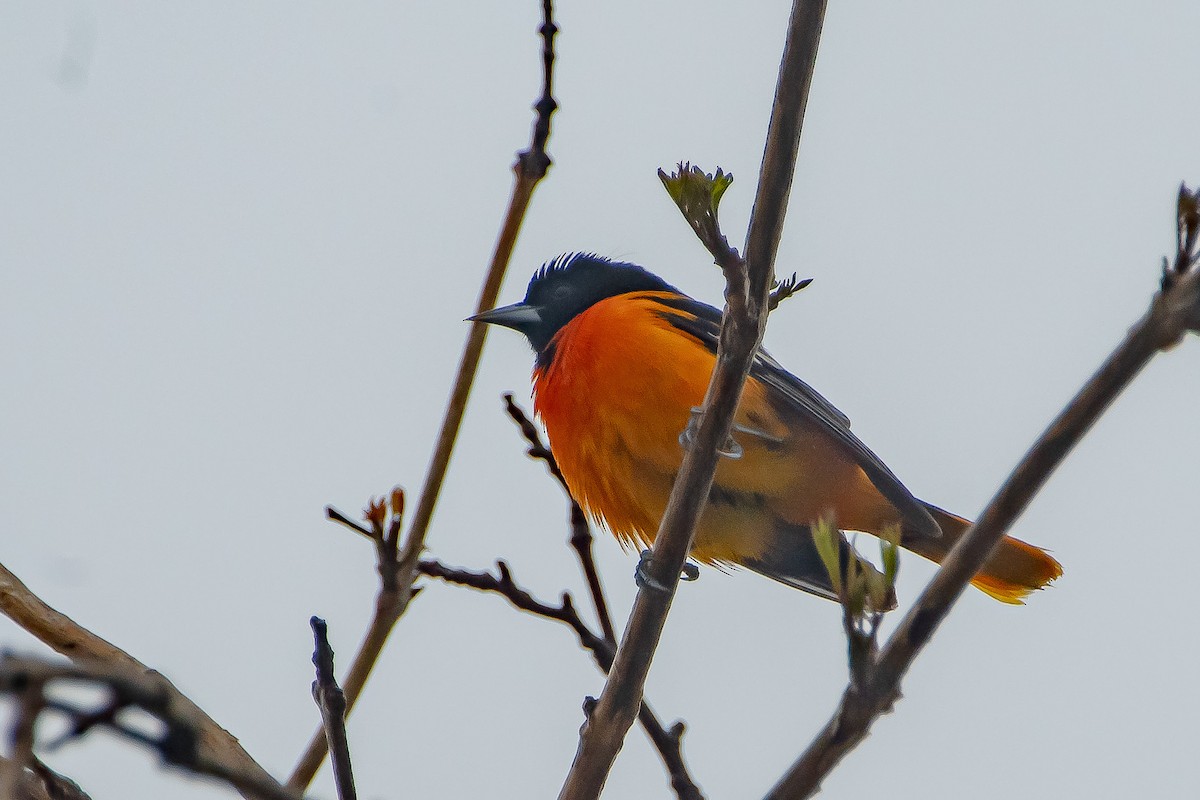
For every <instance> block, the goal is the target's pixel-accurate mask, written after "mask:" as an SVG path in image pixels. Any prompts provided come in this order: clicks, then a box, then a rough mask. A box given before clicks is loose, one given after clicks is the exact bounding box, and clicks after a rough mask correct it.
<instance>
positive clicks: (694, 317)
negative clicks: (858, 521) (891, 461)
mask: <svg viewBox="0 0 1200 800" xmlns="http://www.w3.org/2000/svg"><path fill="white" fill-rule="evenodd" d="M655 300H656V301H658V302H659V303H661V304H662V305H664V306H666V307H667V308H668V309H672V310H664V311H663V312H662V316H663V318H664V319H666V320H667V321H668V322H670V323H671V324H672V325H674V326H675V327H676V328H679V329H680V330H682V331H684V332H686V333H689V334H691V335H692V336H694V337H695V338H696V339H697V340H699V341H700V343H701V344H703V345H704V346H705V347H707V348H708V349H709V351H711V352H713V353H716V352H717V338H718V336H719V335H720V331H721V312H720V311H719V310H717V309H715V308H713V307H712V306H710V305H708V304H706V303H701V302H700V301H698V300H693V299H692V298H690V297H686V296H684V295H679V296H678V297H670V298H663V297H659V296H656V297H655ZM750 374H751V375H752V376H753V377H754V378H756V379H757V380H758V381H760V382H761V383H764V384H766V385H767V386H769V387H771V388H772V389H774V390H775V392H776V396H777V397H779V398H780V399H781V400H782V401H783V402H784V404H785V405H786V406H787V407H788V408H789V409H791V410H792V411H794V412H796V413H798V414H800V415H801V416H802V417H804V418H806V419H809V420H812V421H814V422H816V423H817V424H819V425H820V426H821V428H822V430H825V431H826V432H828V433H829V434H830V435H831V436H832V437H833V438H834V439H835V440H836V441H837V442H838V443H839V444H841V445H842V446H844V447H845V448H846V450H847V451H848V452H849V454H850V456H851V458H853V460H854V462H855V463H856V464H858V465H859V466H860V467H862V470H863V472H865V473H866V474H867V477H868V478H870V480H871V483H873V484H874V485H875V488H876V489H878V490H879V493H880V494H882V495H883V496H884V497H885V498H887V500H888V502H890V503H891V504H892V505H894V506H895V507H896V509H897V510H899V512H900V516H901V518H902V519H903V520H904V523H905V525H904V532H905V533H906V534H916V535H918V536H926V537H933V538H938V537H940V536H941V528H939V527H938V524H937V522H935V521H934V519H933V517H932V516H930V514H929V512H928V511H926V510H925V506H924V504H922V503H921V501H919V500H917V499H916V498H915V497H913V495H912V492H910V491H908V489H907V488H905V486H904V484H903V483H901V482H900V479H899V478H897V477H896V475H895V474H894V473H893V472H892V471H891V470H890V469H888V467H887V465H886V464H884V463H883V461H882V460H880V458H879V456H877V455H875V454H874V453H872V452H871V450H870V448H868V447H867V446H866V445H865V444H863V443H862V441H861V440H860V439H859V438H858V437H857V436H855V435H854V434H853V433H851V432H850V418H849V417H847V416H846V415H845V414H843V413H842V412H841V411H838V409H837V407H835V406H834V405H833V403H831V402H829V401H828V400H826V399H825V398H824V397H822V396H821V395H820V393H818V392H817V390H816V389H814V388H812V387H811V386H809V385H808V384H807V383H805V382H804V381H802V380H800V379H799V378H797V377H796V376H795V375H793V374H792V373H790V372H788V371H787V370H786V369H784V368H783V366H782V365H781V364H780V363H779V362H778V361H776V360H775V359H774V358H772V357H771V355H770V354H769V353H767V352H766V351H763V350H759V353H758V355H757V356H755V359H754V364H753V365H752V366H751V367H750Z"/></svg>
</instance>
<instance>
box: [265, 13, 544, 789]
mask: <svg viewBox="0 0 1200 800" xmlns="http://www.w3.org/2000/svg"><path fill="white" fill-rule="evenodd" d="M542 12H543V20H542V25H541V27H539V29H538V33H539V34H540V36H541V38H542V94H541V97H539V98H538V101H537V103H536V104H535V105H534V110H535V111H536V116H535V118H534V125H533V132H532V134H531V137H530V144H529V147H528V148H527V149H525V150H523V151H521V152H520V153H518V154H517V161H516V163H515V164H514V165H513V172H514V174H515V180H514V183H513V190H512V196H511V197H510V198H509V203H508V211H507V212H506V213H505V216H504V223H503V224H502V226H501V228H500V236H499V238H498V239H497V240H496V247H495V250H494V251H493V253H492V260H491V264H490V265H489V267H488V272H487V275H486V276H485V277H484V281H483V287H482V288H481V289H480V291H479V299H478V301H477V302H476V304H475V310H476V312H483V311H486V310H487V309H489V308H493V307H494V306H495V305H496V298H497V297H498V296H499V294H500V284H501V282H502V281H503V280H504V273H505V271H506V270H507V269H508V262H509V260H510V259H511V258H512V251H513V247H514V246H515V245H516V241H517V235H518V233H520V230H521V223H522V222H523V221H524V219H525V213H526V210H527V209H528V208H529V202H530V200H531V199H532V198H533V190H534V188H535V187H536V186H537V185H538V183H539V182H540V181H541V180H542V178H544V177H545V176H546V172H547V170H548V169H549V168H550V164H551V161H550V157H549V156H548V155H547V154H546V142H547V140H548V139H549V137H550V117H551V115H552V114H553V113H554V111H555V110H556V109H557V108H558V103H557V102H556V101H555V100H554V95H553V77H554V36H555V34H557V33H558V26H557V25H555V23H554V13H553V7H552V3H551V0H542ZM486 331H487V326H486V325H484V324H483V323H478V322H477V323H475V324H473V325H472V326H471V330H470V333H468V334H467V341H466V344H465V345H464V346H463V353H462V358H461V359H460V361H459V364H458V374H457V376H456V377H455V379H454V388H453V389H452V390H451V392H450V399H449V401H448V402H447V404H446V415H445V417H444V418H443V419H442V427H441V430H440V432H439V433H438V438H437V444H436V445H435V447H434V451H433V455H432V457H431V458H430V461H429V469H428V471H427V472H426V475H425V483H424V485H423V486H422V487H421V495H420V498H419V499H418V501H417V508H416V511H415V512H414V514H413V520H412V524H411V526H410V527H409V530H408V536H407V538H406V539H405V544H404V552H403V554H402V556H401V559H400V565H401V569H400V573H399V576H398V579H399V585H400V590H399V594H398V596H397V598H396V605H395V607H394V609H389V610H388V613H386V614H377V615H376V618H375V621H374V622H373V623H372V625H371V627H370V629H369V630H368V632H367V635H366V637H365V638H364V640H363V643H362V645H360V647H359V650H358V652H357V653H355V655H354V659H353V661H352V662H351V666H350V671H349V673H348V674H347V677H346V679H345V681H344V682H343V683H344V687H343V688H344V690H345V693H346V704H347V707H346V713H347V714H349V713H350V711H352V710H353V709H354V704H355V703H356V702H357V701H358V698H359V695H360V694H361V693H362V689H363V686H364V685H365V684H366V681H367V678H368V677H370V674H371V671H372V670H373V669H374V667H375V664H376V662H377V661H378V660H379V655H380V653H381V652H382V651H383V645H384V643H385V642H386V641H387V637H388V636H389V634H390V633H391V630H392V627H393V626H394V625H395V623H396V621H397V620H399V619H400V617H401V616H403V614H404V612H405V610H406V609H407V608H408V603H409V601H410V600H411V599H412V594H411V591H412V583H413V578H414V577H415V576H416V569H417V561H418V560H419V559H420V556H421V551H422V550H424V548H425V537H426V535H427V534H428V532H429V523H430V522H431V521H432V519H433V511H434V507H435V506H436V505H437V499H438V495H439V494H440V493H441V489H442V482H443V481H444V479H445V477H446V470H447V469H448V468H449V465H450V454H451V453H452V452H453V451H454V443H455V441H456V440H457V438H458V431H459V428H460V427H461V425H462V419H463V414H464V413H465V411H466V408H467V399H468V397H469V396H470V394H471V385H472V384H473V383H474V382H475V373H476V372H477V371H478V369H479V359H480V356H481V355H482V354H483V342H484V338H485V337H486ZM326 753H327V748H326V744H325V732H324V731H323V730H319V731H316V732H315V733H314V734H313V735H312V737H311V738H310V739H309V743H308V747H307V748H306V749H305V752H304V754H303V755H302V756H301V757H300V761H299V762H298V763H297V764H296V767H295V769H294V770H293V771H292V775H291V777H290V778H289V779H288V785H289V786H291V787H292V788H294V789H303V788H305V787H307V786H308V785H309V784H310V783H312V779H313V777H314V776H315V775H316V774H317V770H318V769H320V766H321V762H322V761H324V759H325V755H326Z"/></svg>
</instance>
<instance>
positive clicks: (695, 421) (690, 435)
mask: <svg viewBox="0 0 1200 800" xmlns="http://www.w3.org/2000/svg"><path fill="white" fill-rule="evenodd" d="M703 414H704V409H703V408H702V407H700V406H693V407H692V414H691V416H690V417H688V424H687V427H686V428H684V429H683V432H682V433H681V434H679V444H680V446H681V447H683V449H684V450H690V449H691V447H692V443H693V442H695V441H696V433H697V432H698V431H699V430H700V417H701V416H702V415H703ZM739 428H740V426H738V425H735V426H734V429H735V430H737V429H739ZM742 452H743V451H742V446H741V445H740V444H738V443H737V441H736V440H735V439H734V438H733V435H732V434H731V435H730V436H729V438H728V439H726V440H725V444H724V445H722V446H721V447H718V448H717V455H719V456H724V457H725V458H741V457H742ZM691 580H695V578H692V579H691Z"/></svg>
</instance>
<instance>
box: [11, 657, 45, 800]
mask: <svg viewBox="0 0 1200 800" xmlns="http://www.w3.org/2000/svg"><path fill="white" fill-rule="evenodd" d="M16 695H17V703H16V714H15V715H14V719H13V724H12V730H11V731H10V733H9V752H10V753H11V754H12V758H11V760H9V761H7V762H5V763H4V764H2V765H0V768H2V769H0V800H16V798H18V797H19V796H20V791H21V789H22V784H23V783H24V779H25V774H26V770H27V769H28V768H29V767H31V766H32V765H33V764H34V756H33V743H34V726H35V724H36V723H37V718H38V715H39V714H41V713H42V709H43V708H44V707H45V705H46V696H45V694H44V685H43V681H41V680H36V679H35V680H30V681H28V682H27V683H26V684H25V685H24V686H22V687H21V689H20V690H19V691H18V692H16Z"/></svg>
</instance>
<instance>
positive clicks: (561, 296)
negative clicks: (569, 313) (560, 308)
mask: <svg viewBox="0 0 1200 800" xmlns="http://www.w3.org/2000/svg"><path fill="white" fill-rule="evenodd" d="M570 295H571V287H570V286H555V287H554V291H552V292H550V299H551V300H553V301H555V302H559V301H562V300H566V299H567V298H568V297H569V296H570Z"/></svg>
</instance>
